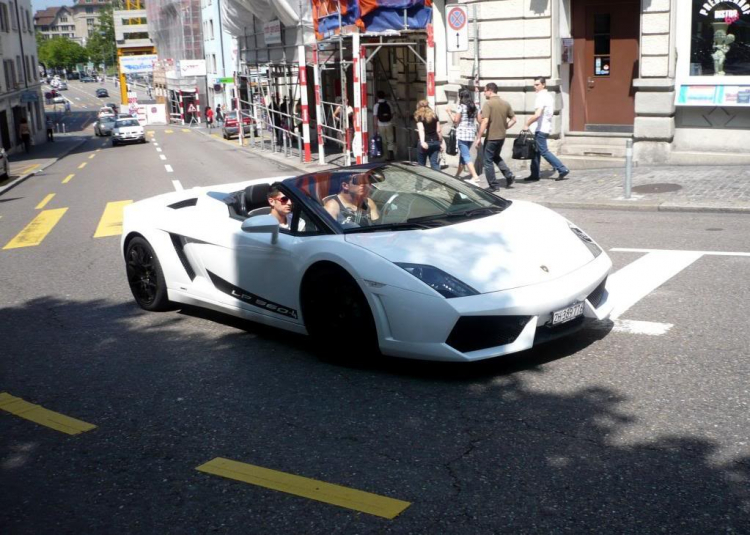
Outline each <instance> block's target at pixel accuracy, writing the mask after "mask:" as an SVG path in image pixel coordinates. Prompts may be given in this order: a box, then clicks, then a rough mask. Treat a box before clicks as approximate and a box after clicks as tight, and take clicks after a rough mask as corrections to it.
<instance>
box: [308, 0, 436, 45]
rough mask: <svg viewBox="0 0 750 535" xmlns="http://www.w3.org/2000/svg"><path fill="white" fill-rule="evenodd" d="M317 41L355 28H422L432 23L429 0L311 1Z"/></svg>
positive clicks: (370, 29)
mask: <svg viewBox="0 0 750 535" xmlns="http://www.w3.org/2000/svg"><path fill="white" fill-rule="evenodd" d="M312 4H313V27H314V28H315V35H316V37H317V38H318V39H324V38H326V37H328V36H330V35H334V34H336V33H338V32H339V31H340V30H341V28H344V27H346V26H352V25H355V26H357V27H359V28H360V29H361V30H363V31H366V32H387V31H389V30H390V31H393V30H395V31H399V30H406V29H409V30H415V29H424V28H426V27H427V25H428V24H429V23H430V22H432V0H312Z"/></svg>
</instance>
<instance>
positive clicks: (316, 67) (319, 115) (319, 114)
mask: <svg viewBox="0 0 750 535" xmlns="http://www.w3.org/2000/svg"><path fill="white" fill-rule="evenodd" d="M312 53H313V57H312V60H313V82H314V83H315V117H316V119H317V120H316V123H317V128H316V130H317V131H318V163H319V164H324V163H325V162H326V149H325V142H324V140H323V103H322V102H321V95H320V64H319V63H318V43H314V44H313V50H312Z"/></svg>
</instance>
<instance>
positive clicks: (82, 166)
mask: <svg viewBox="0 0 750 535" xmlns="http://www.w3.org/2000/svg"><path fill="white" fill-rule="evenodd" d="M84 167H86V162H83V163H82V164H81V165H79V166H78V169H83V168H84Z"/></svg>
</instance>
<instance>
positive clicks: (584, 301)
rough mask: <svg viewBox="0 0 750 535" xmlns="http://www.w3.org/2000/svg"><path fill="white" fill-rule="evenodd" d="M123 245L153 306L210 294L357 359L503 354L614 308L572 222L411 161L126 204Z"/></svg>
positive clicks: (590, 247)
mask: <svg viewBox="0 0 750 535" xmlns="http://www.w3.org/2000/svg"><path fill="white" fill-rule="evenodd" d="M272 184H273V185H275V186H276V188H277V190H278V191H279V193H276V195H277V196H278V195H282V196H283V197H285V199H283V201H284V202H285V203H288V202H291V203H292V204H291V206H292V209H291V215H290V216H288V225H286V224H285V225H281V226H280V224H279V219H278V218H277V217H275V215H274V214H270V210H271V207H270V205H269V202H268V200H267V193H268V190H269V187H270V186H271V185H272ZM332 214H333V215H332ZM287 227H288V228H287ZM122 252H123V255H124V258H125V264H126V271H127V278H128V282H129V284H130V288H131V290H132V292H133V296H134V297H135V300H136V302H137V303H138V304H139V305H140V306H141V307H143V308H144V309H146V310H154V311H156V310H167V309H169V308H171V307H172V306H174V305H175V304H177V303H183V304H190V305H197V306H200V307H206V308H210V309H213V310H217V311H220V312H224V313H227V314H232V315H235V316H240V317H243V318H247V319H250V320H253V321H257V322H261V323H264V324H267V325H271V326H274V327H278V328H281V329H287V330H290V331H294V332H296V333H302V334H308V335H310V336H311V337H312V338H313V339H314V340H315V341H316V342H319V343H320V344H322V345H324V346H325V347H327V348H328V350H329V351H332V352H336V351H338V352H341V353H343V354H348V355H351V358H356V356H357V355H359V354H360V353H361V352H362V351H364V350H366V349H368V348H371V349H374V350H379V351H380V352H382V353H383V354H387V355H393V356H400V357H410V358H419V359H430V360H445V361H450V360H453V361H473V360H479V359H486V358H490V357H497V356H499V355H506V354H509V353H514V352H517V351H522V350H524V349H528V348H530V347H532V346H534V345H535V344H538V343H540V342H543V341H547V340H550V339H552V338H556V337H558V336H562V335H565V334H569V333H571V332H572V331H574V330H576V329H578V328H580V327H581V326H582V325H584V324H585V323H586V322H587V321H596V320H603V319H606V318H607V317H608V315H609V313H610V311H611V309H612V304H611V303H610V299H609V294H608V292H607V289H606V282H607V275H608V273H609V271H610V269H611V267H612V263H611V261H610V259H609V257H607V255H606V253H604V251H602V249H601V248H600V247H599V246H598V245H597V244H596V243H595V242H594V241H593V240H592V239H591V238H590V237H589V236H588V235H587V234H586V233H585V232H583V231H582V230H581V229H579V228H578V227H576V226H575V225H574V224H573V223H571V222H570V221H568V220H567V219H565V218H563V217H562V216H560V215H558V214H556V213H555V212H552V211H551V210H548V209H547V208H544V207H542V206H539V205H536V204H533V203H528V202H522V201H513V202H511V201H509V200H506V199H503V198H501V197H498V196H496V195H493V194H490V193H487V192H485V191H482V190H480V189H478V188H476V187H474V186H472V185H470V184H467V183H464V182H461V181H458V180H456V179H454V178H453V177H450V176H448V175H445V174H443V173H440V172H436V171H432V170H430V169H428V168H426V167H418V166H411V165H408V164H387V165H385V164H370V165H364V166H357V167H350V168H346V169H340V170H331V171H324V172H319V173H312V174H308V175H302V176H298V177H291V178H286V179H281V180H279V179H275V178H272V179H259V180H252V181H249V182H243V183H238V184H229V185H224V186H211V187H205V188H195V189H192V190H186V191H179V192H174V193H167V194H164V195H159V196H157V197H153V198H150V199H146V200H143V201H140V202H137V203H134V204H132V205H130V206H128V207H126V208H125V217H124V223H123V234H122Z"/></svg>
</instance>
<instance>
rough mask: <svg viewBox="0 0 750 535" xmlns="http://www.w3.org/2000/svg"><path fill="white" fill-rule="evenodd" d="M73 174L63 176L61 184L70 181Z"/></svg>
mask: <svg viewBox="0 0 750 535" xmlns="http://www.w3.org/2000/svg"><path fill="white" fill-rule="evenodd" d="M74 176H75V175H68V176H66V177H65V178H63V181H62V183H63V184H67V183H68V182H70V181H71V180H72V179H73V177H74Z"/></svg>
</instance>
